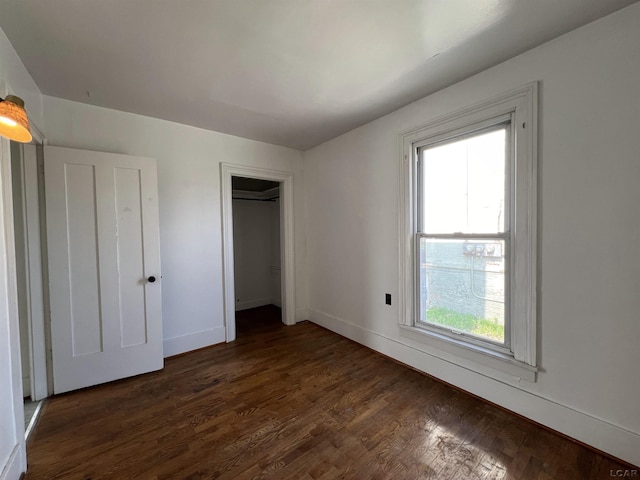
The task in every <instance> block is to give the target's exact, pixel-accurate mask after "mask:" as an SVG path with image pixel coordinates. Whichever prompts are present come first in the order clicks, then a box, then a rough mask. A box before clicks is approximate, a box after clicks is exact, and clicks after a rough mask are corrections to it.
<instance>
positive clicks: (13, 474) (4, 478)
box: [0, 445, 26, 480]
mask: <svg viewBox="0 0 640 480" xmlns="http://www.w3.org/2000/svg"><path fill="white" fill-rule="evenodd" d="M19 447H20V445H16V446H15V447H14V448H13V450H12V451H11V454H10V455H9V459H8V460H7V463H6V464H5V465H4V468H3V469H2V472H0V480H18V479H19V478H20V475H22V473H23V472H24V471H26V468H24V469H23V468H21V466H20V448H19Z"/></svg>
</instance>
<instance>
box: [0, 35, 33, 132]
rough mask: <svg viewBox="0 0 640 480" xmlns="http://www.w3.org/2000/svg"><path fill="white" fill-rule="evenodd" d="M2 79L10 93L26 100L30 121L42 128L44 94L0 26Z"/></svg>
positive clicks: (0, 70)
mask: <svg viewBox="0 0 640 480" xmlns="http://www.w3.org/2000/svg"><path fill="white" fill-rule="evenodd" d="M1 81H4V82H5V83H6V85H7V87H8V91H9V93H11V94H13V95H17V96H19V97H20V98H22V99H23V100H24V103H25V105H24V106H25V109H26V111H27V113H28V115H29V121H30V122H31V123H32V124H34V125H35V126H36V127H37V128H39V129H40V130H42V125H43V116H42V94H41V93H40V89H39V88H38V86H37V85H36V83H35V82H34V81H33V78H31V75H29V72H28V71H27V69H26V68H25V66H24V65H23V63H22V60H20V57H18V54H17V53H16V51H15V50H14V49H13V46H12V45H11V43H10V42H9V39H8V38H7V36H6V35H5V33H4V31H3V30H2V29H1V28H0V82H1ZM3 93H4V92H3ZM0 97H2V98H4V94H2V95H0Z"/></svg>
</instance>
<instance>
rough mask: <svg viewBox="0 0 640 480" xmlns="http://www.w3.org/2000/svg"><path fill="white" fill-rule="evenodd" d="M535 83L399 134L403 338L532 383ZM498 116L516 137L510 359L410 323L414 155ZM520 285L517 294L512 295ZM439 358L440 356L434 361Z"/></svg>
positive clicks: (412, 319) (534, 342)
mask: <svg viewBox="0 0 640 480" xmlns="http://www.w3.org/2000/svg"><path fill="white" fill-rule="evenodd" d="M537 107H538V82H532V83H529V84H527V85H525V86H524V87H521V88H519V89H516V90H512V91H510V92H507V93H505V94H502V95H499V96H497V97H494V98H492V99H489V100H487V101H484V102H481V103H478V104H476V105H473V106H471V107H469V108H464V109H461V110H458V111H456V112H453V113H451V114H448V115H445V116H442V117H438V118H436V119H434V120H433V121H430V122H428V123H426V124H424V125H421V126H419V127H417V128H413V129H411V130H407V131H405V132H402V133H401V134H400V135H399V149H400V155H399V158H400V170H401V171H400V185H399V213H400V215H399V231H400V251H399V258H400V262H399V267H400V268H399V270H400V271H399V278H400V282H399V294H400V295H399V296H400V302H399V310H400V311H399V314H400V316H399V325H400V327H401V329H402V331H403V332H402V333H403V334H404V335H405V336H408V337H409V338H411V339H413V340H415V341H417V342H419V343H421V344H424V345H426V346H428V347H435V350H434V351H433V352H432V351H431V350H430V352H429V353H433V354H434V355H436V356H439V357H441V358H444V357H446V359H447V360H449V361H451V358H453V359H454V363H458V362H457V361H455V359H456V358H460V359H461V360H462V362H461V363H460V364H461V365H463V366H465V367H466V368H469V365H468V362H467V361H468V360H471V361H472V362H473V364H475V363H479V364H480V365H485V366H488V367H491V368H494V369H497V370H501V371H502V372H505V373H508V374H510V375H514V376H517V377H519V378H523V379H526V380H529V381H535V377H536V371H537V368H536V365H537V355H536V353H537V336H536V332H537V313H536V291H537V279H536V273H537V272H536V269H537V245H536V244H537V225H536V223H537V148H538V111H537V110H538V108H537ZM503 115H511V117H512V124H511V128H512V130H513V132H514V133H513V138H514V145H513V149H514V153H515V159H514V168H515V171H514V172H512V176H513V180H512V182H511V185H512V187H511V188H512V191H511V192H510V193H511V198H512V199H513V204H512V208H514V209H515V210H514V212H513V224H512V225H511V230H512V237H511V238H512V243H513V244H512V245H511V249H512V250H511V255H510V256H511V258H510V262H511V263H510V272H511V274H510V276H509V282H510V292H511V298H510V306H509V310H510V312H509V314H510V315H509V316H510V322H511V329H510V330H511V332H510V335H511V338H510V343H511V353H509V354H505V353H504V352H503V351H502V352H501V351H498V350H496V349H491V348H486V347H484V346H482V345H477V344H475V343H470V342H466V341H461V340H458V339H455V338H451V337H449V336H447V335H443V334H442V333H438V332H437V331H433V330H430V329H425V328H424V327H420V326H417V324H418V323H417V322H416V321H415V303H416V302H415V295H416V288H417V280H416V276H415V275H414V273H415V255H416V249H415V241H416V240H415V238H416V236H415V233H416V231H417V230H416V227H417V225H416V222H417V215H416V208H417V205H416V204H415V203H414V201H415V198H416V173H417V171H416V170H417V169H416V158H415V155H416V152H417V150H418V147H419V146H421V145H424V144H425V142H428V141H429V139H433V138H435V137H443V136H444V137H446V136H448V135H451V136H453V135H454V134H455V132H456V131H460V130H461V129H465V128H468V127H470V126H472V125H474V124H482V123H483V122H487V121H490V119H493V118H497V117H500V116H503ZM516 285H518V288H516ZM438 352H441V354H440V355H439V354H438Z"/></svg>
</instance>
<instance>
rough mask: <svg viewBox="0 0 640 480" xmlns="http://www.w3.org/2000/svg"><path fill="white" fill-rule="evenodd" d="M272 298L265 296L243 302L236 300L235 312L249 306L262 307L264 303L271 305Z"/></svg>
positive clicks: (246, 308)
mask: <svg viewBox="0 0 640 480" xmlns="http://www.w3.org/2000/svg"><path fill="white" fill-rule="evenodd" d="M271 303H272V299H271V298H270V297H267V298H257V299H255V300H246V301H244V302H236V312H239V311H241V310H248V309H250V308H257V307H263V306H265V305H271Z"/></svg>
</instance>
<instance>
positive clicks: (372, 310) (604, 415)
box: [304, 3, 640, 465]
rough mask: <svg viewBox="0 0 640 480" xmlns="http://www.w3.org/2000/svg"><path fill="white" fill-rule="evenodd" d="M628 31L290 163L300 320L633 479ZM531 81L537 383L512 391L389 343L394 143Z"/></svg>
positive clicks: (551, 52)
mask: <svg viewBox="0 0 640 480" xmlns="http://www.w3.org/2000/svg"><path fill="white" fill-rule="evenodd" d="M639 25H640V3H639V4H634V5H632V6H630V7H628V8H626V9H624V10H621V11H619V12H617V13H615V14H613V15H611V16H609V17H605V18H604V19H601V20H599V21H597V22H595V23H592V24H590V25H587V26H585V27H583V28H580V29H579V30H576V31H574V32H571V33H569V34H567V35H565V36H563V37H560V38H558V39H556V40H554V41H552V42H549V43H547V44H545V45H542V46H540V47H538V48H536V49H534V50H531V51H529V52H527V53H525V54H523V55H520V56H518V57H516V58H514V59H512V60H509V61H507V62H505V63H503V64H500V65H498V66H496V67H494V68H491V69H489V70H486V71H484V72H482V73H480V74H478V75H475V76H474V77H472V78H469V79H467V80H465V81H463V82H460V83H458V84H456V85H454V86H452V87H450V88H447V89H445V90H442V91H440V92H438V93H436V94H434V95H431V96H429V97H426V98H424V99H422V100H419V101H417V102H415V103H413V104H411V105H409V106H407V107H405V108H402V109H400V110H398V111H396V112H394V113H392V114H389V115H387V116H385V117H382V118H380V119H378V120H376V121H374V122H372V123H369V124H367V125H365V126H363V127H361V128H358V129H356V130H354V131H352V132H350V133H347V134H345V135H343V136H341V137H338V138H336V139H334V140H331V141H329V142H327V143H325V144H323V145H321V146H318V147H316V148H314V149H312V150H310V151H307V152H305V154H304V167H305V201H306V215H307V219H308V220H307V238H308V259H307V260H308V272H309V280H308V288H309V290H308V291H309V309H310V318H311V319H312V320H313V321H315V322H317V323H319V324H322V325H325V326H327V327H329V328H331V329H333V330H335V331H338V332H340V333H342V334H344V335H346V336H348V337H350V338H353V339H355V340H357V341H359V342H362V343H364V344H366V345H369V346H370V347H372V348H374V349H376V350H379V351H381V352H383V353H385V354H387V355H390V356H392V357H394V358H397V359H399V360H400V361H402V362H405V363H407V364H410V365H412V366H414V367H416V368H418V369H420V370H423V371H425V372H427V373H430V374H432V375H434V376H436V377H439V378H441V379H443V380H445V381H447V382H450V383H452V384H454V385H457V386H459V387H461V388H463V389H465V390H468V391H470V392H473V393H475V394H477V395H480V396H481V397H484V398H486V399H488V400H490V401H492V402H495V403H497V404H499V405H503V406H505V407H507V408H509V409H511V410H513V411H516V412H518V413H520V414H522V415H524V416H526V417H529V418H532V419H534V420H536V421H538V422H540V423H543V424H545V425H548V426H550V427H551V428H554V429H556V430H559V431H561V432H564V433H566V434H568V435H570V436H572V437H574V438H577V439H579V440H581V441H583V442H585V443H588V444H590V445H593V446H595V447H597V448H600V449H602V450H605V451H607V452H609V453H611V454H613V455H615V456H618V457H620V458H623V459H625V460H627V461H629V462H632V463H634V464H636V465H640V404H639V403H638V398H640V377H639V376H638V365H640V348H639V345H640V344H639V343H638V342H639V341H640V322H639V321H638V318H640V317H639V316H640V313H639V312H640V295H639V292H640V256H638V254H637V249H638V245H640V221H639V220H638V206H639V205H640V188H638V181H639V180H640V154H639V152H640V147H639V146H638V145H639V144H638V137H639V134H640V126H639V123H638V119H639V118H640V94H639V91H638V85H639V83H638V80H639V79H640V48H639V45H640V28H638V26H639ZM536 80H539V81H541V96H540V97H541V98H540V142H539V148H540V150H539V152H540V155H539V218H538V226H539V239H538V253H539V257H538V262H539V263H538V272H539V277H538V278H539V286H538V295H539V304H538V311H539V332H538V334H539V352H538V353H539V359H540V361H539V365H540V373H539V376H538V381H537V383H528V382H525V381H522V382H518V381H517V380H515V379H513V378H508V377H506V376H505V377H500V378H499V379H498V380H494V379H491V378H489V377H487V376H484V375H481V374H478V373H474V372H472V371H470V370H468V369H463V368H460V367H457V366H455V365H454V364H451V363H448V362H445V361H443V360H440V359H438V358H436V357H434V356H431V355H429V350H428V348H426V347H423V346H422V345H421V344H419V343H417V342H415V341H413V340H412V339H409V338H406V337H405V336H401V335H400V329H399V327H398V308H397V305H398V302H399V301H400V299H399V298H398V296H397V294H398V289H399V282H400V279H399V278H398V267H399V258H398V251H399V244H398V242H399V232H398V217H399V211H398V194H399V193H398V192H399V189H398V184H399V172H400V170H399V168H400V159H399V148H398V138H399V134H400V133H401V132H402V131H405V130H407V129H411V128H415V127H418V126H420V125H423V124H425V123H427V122H429V121H430V120H432V119H435V118H437V117H439V116H442V115H444V114H448V113H451V112H454V111H456V110H459V109H461V108H464V107H468V106H471V105H473V104H476V103H478V102H481V101H484V100H487V99H489V98H491V97H493V96H495V95H498V94H502V93H504V92H507V91H508V90H511V89H514V88H517V87H520V86H522V85H524V84H526V83H529V82H532V81H536ZM386 292H389V293H391V294H392V295H393V299H394V304H393V306H386V305H385V304H384V294H385V293H386Z"/></svg>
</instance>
